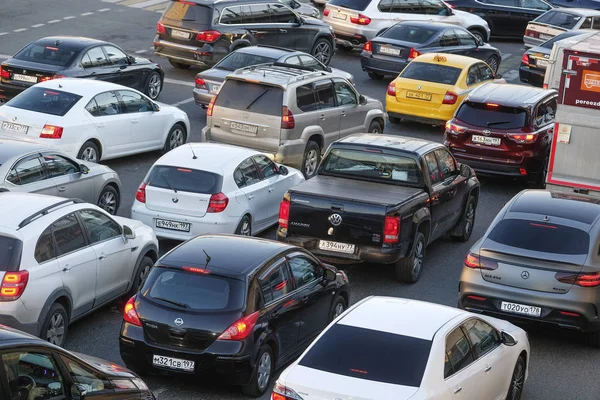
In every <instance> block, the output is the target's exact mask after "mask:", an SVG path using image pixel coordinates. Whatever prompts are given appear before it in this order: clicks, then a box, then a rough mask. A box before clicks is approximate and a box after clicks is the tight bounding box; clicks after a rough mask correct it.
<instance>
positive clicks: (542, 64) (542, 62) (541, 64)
mask: <svg viewBox="0 0 600 400" xmlns="http://www.w3.org/2000/svg"><path fill="white" fill-rule="evenodd" d="M535 64H536V65H537V66H538V67H540V68H548V65H549V64H550V63H549V62H548V61H547V60H537V61H536V62H535Z"/></svg>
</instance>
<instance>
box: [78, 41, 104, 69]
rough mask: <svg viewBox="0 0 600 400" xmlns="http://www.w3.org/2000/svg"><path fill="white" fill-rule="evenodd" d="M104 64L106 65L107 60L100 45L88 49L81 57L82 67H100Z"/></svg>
mask: <svg viewBox="0 0 600 400" xmlns="http://www.w3.org/2000/svg"><path fill="white" fill-rule="evenodd" d="M105 65H108V60H107V59H106V55H105V54H104V52H103V51H102V47H100V46H98V47H94V48H93V49H90V50H89V51H88V52H87V53H86V54H85V56H83V58H82V59H81V66H82V67H83V68H90V67H102V66H105Z"/></svg>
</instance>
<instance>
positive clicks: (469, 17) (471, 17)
mask: <svg viewBox="0 0 600 400" xmlns="http://www.w3.org/2000/svg"><path fill="white" fill-rule="evenodd" d="M452 11H453V12H454V15H456V16H457V17H459V18H460V19H462V20H463V21H470V22H472V23H473V24H477V25H481V26H485V27H486V28H489V27H488V23H487V22H486V20H485V19H483V18H481V17H480V16H479V15H475V14H471V13H470V12H467V11H461V10H456V9H453V10H452ZM442 22H444V21H442ZM465 28H468V26H465Z"/></svg>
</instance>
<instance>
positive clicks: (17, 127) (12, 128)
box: [2, 122, 29, 134]
mask: <svg viewBox="0 0 600 400" xmlns="http://www.w3.org/2000/svg"><path fill="white" fill-rule="evenodd" d="M28 129H29V127H28V126H26V125H21V124H13V123H12V122H3V123H2V130H3V131H9V132H15V133H25V134H27V130H28Z"/></svg>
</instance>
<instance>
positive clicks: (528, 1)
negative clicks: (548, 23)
mask: <svg viewBox="0 0 600 400" xmlns="http://www.w3.org/2000/svg"><path fill="white" fill-rule="evenodd" d="M521 7H523V8H533V9H535V10H544V11H548V10H549V9H550V6H549V5H548V4H546V3H544V2H543V1H541V0H521Z"/></svg>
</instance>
